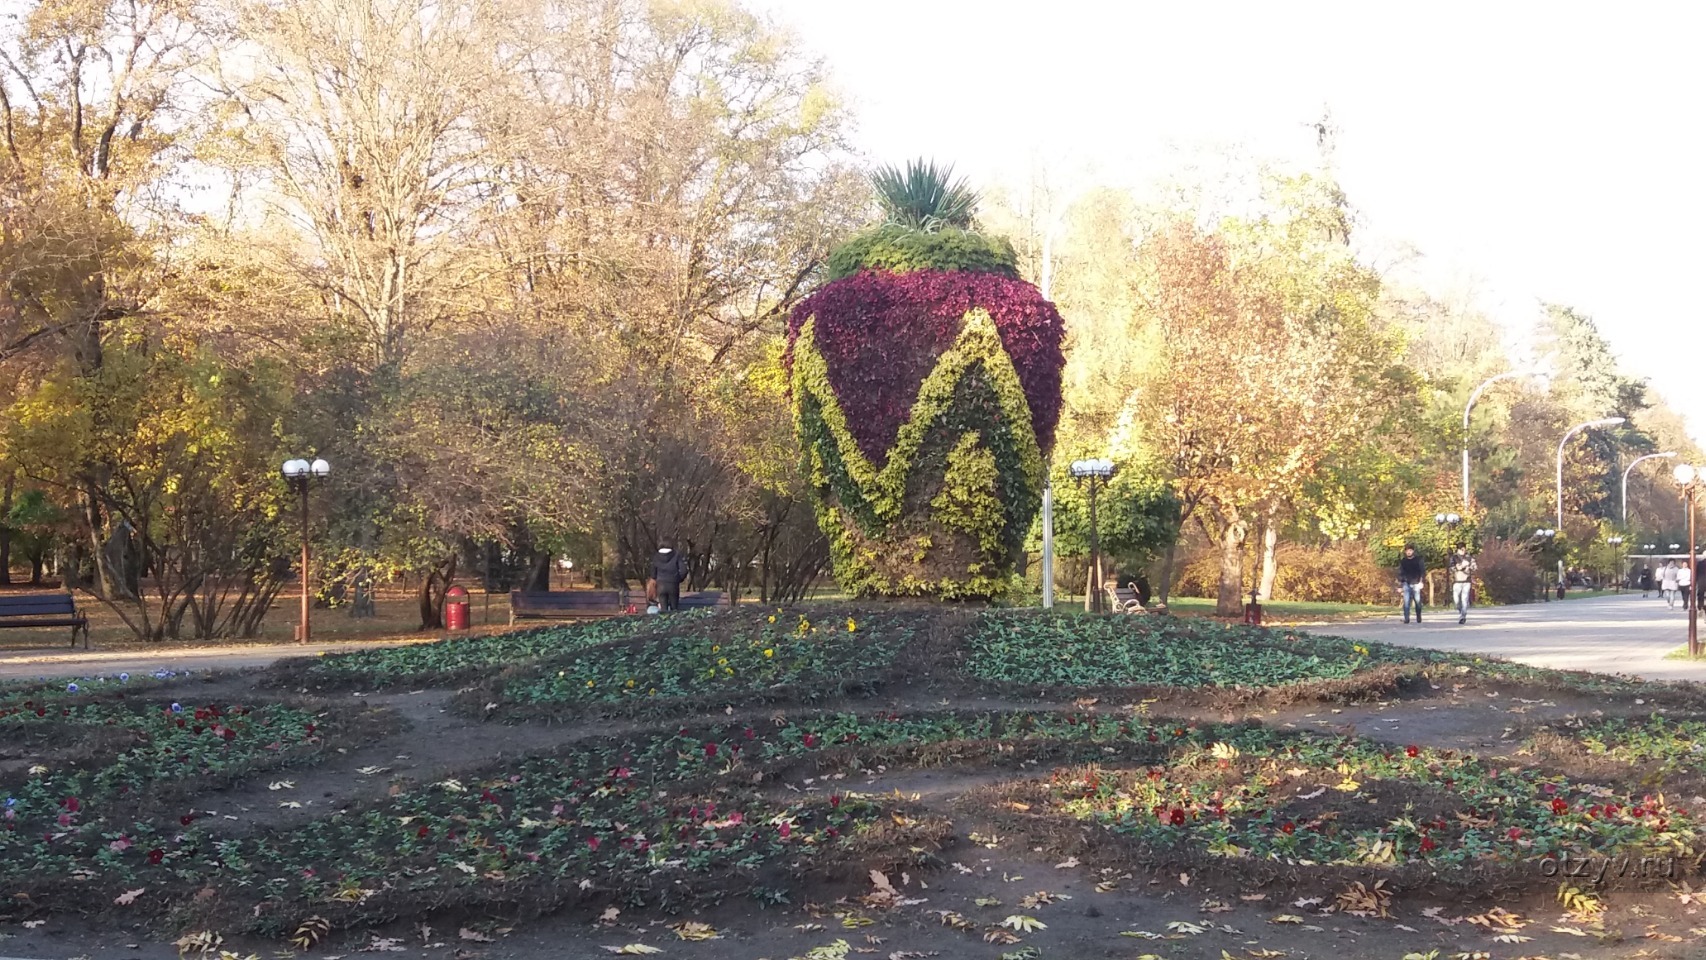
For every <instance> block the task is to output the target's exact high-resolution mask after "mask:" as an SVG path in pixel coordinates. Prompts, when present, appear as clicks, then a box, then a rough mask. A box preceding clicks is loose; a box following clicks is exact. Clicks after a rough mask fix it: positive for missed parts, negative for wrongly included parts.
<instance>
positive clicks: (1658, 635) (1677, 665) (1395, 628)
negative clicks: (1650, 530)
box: [1311, 592, 1706, 680]
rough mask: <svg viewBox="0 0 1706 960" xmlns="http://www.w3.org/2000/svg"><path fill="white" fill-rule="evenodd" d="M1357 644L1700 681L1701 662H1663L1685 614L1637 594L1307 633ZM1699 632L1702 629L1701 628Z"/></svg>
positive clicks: (1433, 611)
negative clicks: (1396, 645)
mask: <svg viewBox="0 0 1706 960" xmlns="http://www.w3.org/2000/svg"><path fill="white" fill-rule="evenodd" d="M1311 629H1313V630H1315V631H1317V632H1319V633H1330V634H1337V635H1339V636H1344V637H1353V638H1356V639H1359V640H1380V641H1383V642H1386V643H1401V644H1407V645H1409V646H1414V647H1428V648H1430V649H1434V650H1452V651H1458V652H1463V653H1479V654H1484V655H1488V656H1495V657H1503V658H1505V659H1507V660H1515V661H1517V662H1519V663H1526V664H1530V665H1532V666H1536V667H1551V668H1553V669H1556V670H1591V671H1594V672H1596V673H1621V674H1628V675H1630V676H1638V677H1641V678H1643V679H1646V680H1706V661H1699V662H1692V661H1687V660H1667V659H1665V655H1666V654H1669V653H1671V652H1673V651H1675V650H1676V649H1677V648H1679V647H1682V646H1684V645H1686V644H1687V642H1688V614H1687V612H1686V611H1685V610H1684V609H1683V608H1682V605H1681V604H1680V603H1679V604H1678V605H1677V606H1676V607H1675V608H1672V607H1669V606H1667V605H1666V604H1665V602H1664V601H1663V600H1660V599H1657V595H1656V594H1655V595H1654V596H1653V597H1650V598H1647V599H1642V598H1641V594H1640V593H1639V592H1635V593H1624V594H1621V595H1615V596H1607V597H1586V598H1583V599H1580V600H1562V601H1558V600H1554V601H1553V602H1551V603H1527V604H1522V605H1520V606H1512V607H1477V608H1473V609H1471V610H1470V611H1469V622H1468V623H1467V624H1464V625H1462V626H1459V625H1458V623H1457V616H1456V611H1454V610H1450V609H1447V608H1441V607H1430V608H1428V610H1427V612H1426V613H1425V614H1424V615H1423V618H1422V622H1421V623H1419V624H1418V623H1410V624H1406V623H1404V621H1403V618H1402V617H1401V616H1400V615H1399V612H1398V611H1397V609H1396V608H1394V610H1393V612H1392V616H1390V617H1386V618H1382V619H1374V620H1363V621H1356V622H1353V623H1335V624H1323V625H1320V626H1317V627H1313V628H1311ZM1701 629H1702V630H1703V631H1706V622H1703V623H1702V625H1701Z"/></svg>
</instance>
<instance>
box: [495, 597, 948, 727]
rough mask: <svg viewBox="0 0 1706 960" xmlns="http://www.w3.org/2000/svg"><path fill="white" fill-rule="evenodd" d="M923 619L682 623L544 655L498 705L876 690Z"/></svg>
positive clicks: (782, 614)
mask: <svg viewBox="0 0 1706 960" xmlns="http://www.w3.org/2000/svg"><path fill="white" fill-rule="evenodd" d="M921 620H922V618H921V617H919V616H918V615H917V614H912V613H904V612H903V613H872V614H869V615H865V616H853V615H845V616H843V615H838V614H837V613H836V612H834V611H831V610H823V611H814V615H807V614H804V613H792V614H791V613H788V612H786V611H783V610H780V609H771V608H760V609H757V610H755V611H752V612H745V613H731V614H724V615H722V616H720V617H716V618H709V617H706V618H698V619H694V620H680V621H677V622H675V623H672V624H670V625H668V628H667V632H658V633H656V634H655V635H642V636H639V637H635V638H633V639H631V640H627V641H622V642H612V643H606V644H602V645H600V646H596V647H582V648H580V649H579V650H578V651H577V652H574V653H568V654H561V655H558V656H552V657H547V658H545V659H543V660H541V661H540V663H539V664H538V666H537V667H536V668H534V669H532V670H530V671H528V672H526V673H524V674H523V675H521V676H515V677H508V678H505V679H504V680H503V682H502V684H501V699H502V701H503V702H504V703H505V704H506V705H508V706H510V707H515V708H520V709H521V710H523V711H525V710H526V709H527V708H529V707H557V706H575V705H603V704H633V705H644V704H646V703H652V704H660V703H668V704H676V703H679V702H680V701H682V700H704V699H707V698H709V699H725V700H726V699H728V698H736V699H739V698H743V697H746V696H750V695H755V694H769V695H777V694H780V693H783V692H787V693H791V694H792V695H794V696H795V698H797V699H802V700H812V699H817V698H819V697H823V696H828V695H833V694H838V693H846V692H848V691H850V690H853V689H859V688H866V687H871V686H874V685H875V684H877V683H879V682H880V680H881V678H882V676H883V674H884V673H885V672H886V671H887V669H888V668H889V666H890V664H891V663H892V662H893V661H894V658H895V655H896V654H897V653H898V652H899V651H900V650H901V649H902V648H903V647H905V646H906V645H907V644H908V643H910V642H911V641H912V639H913V637H914V635H915V633H916V628H917V626H918V625H919V623H920V621H921ZM482 695H483V694H482ZM494 696H497V695H494ZM477 699H480V697H470V698H469V700H468V702H469V703H470V704H472V703H473V701H474V700H477ZM480 708H481V709H483V705H481V707H480ZM672 708H673V707H672Z"/></svg>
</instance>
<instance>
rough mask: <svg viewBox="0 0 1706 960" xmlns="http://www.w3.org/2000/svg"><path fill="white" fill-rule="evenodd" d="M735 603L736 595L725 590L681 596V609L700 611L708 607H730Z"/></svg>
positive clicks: (705, 591)
mask: <svg viewBox="0 0 1706 960" xmlns="http://www.w3.org/2000/svg"><path fill="white" fill-rule="evenodd" d="M734 601H735V597H734V594H732V593H728V592H726V591H723V590H696V591H694V592H692V593H684V594H682V595H681V609H683V610H699V609H703V608H706V607H712V608H715V607H729V606H733V605H734Z"/></svg>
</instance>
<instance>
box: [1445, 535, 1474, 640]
mask: <svg viewBox="0 0 1706 960" xmlns="http://www.w3.org/2000/svg"><path fill="white" fill-rule="evenodd" d="M1475 567H1476V565H1475V558H1474V557H1471V556H1470V555H1469V547H1468V546H1466V545H1465V544H1461V543H1459V544H1458V545H1457V550H1456V551H1455V552H1454V553H1452V555H1451V560H1450V561H1449V562H1448V563H1447V564H1446V568H1447V569H1449V570H1450V571H1451V602H1452V604H1453V605H1455V606H1456V607H1457V622H1458V623H1459V624H1463V623H1467V622H1468V621H1469V595H1470V591H1471V590H1472V589H1473V588H1474V585H1475Z"/></svg>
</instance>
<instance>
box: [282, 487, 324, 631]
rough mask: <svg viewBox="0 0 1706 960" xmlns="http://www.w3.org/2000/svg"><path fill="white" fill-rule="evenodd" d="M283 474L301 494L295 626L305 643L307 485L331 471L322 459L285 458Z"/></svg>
mask: <svg viewBox="0 0 1706 960" xmlns="http://www.w3.org/2000/svg"><path fill="white" fill-rule="evenodd" d="M279 472H280V473H283V474H284V482H285V483H288V484H290V487H291V489H293V490H295V491H296V492H297V493H299V494H301V496H302V622H301V623H300V624H298V625H297V627H296V642H297V643H307V642H308V638H309V627H308V624H309V620H308V607H309V583H308V487H309V485H310V484H311V483H312V482H313V481H315V480H324V479H326V477H327V476H329V475H330V474H331V472H332V465H331V464H329V463H327V462H326V461H324V460H320V459H315V460H314V461H313V462H309V461H307V460H301V459H297V460H286V461H284V466H283V467H281V468H280V470H279Z"/></svg>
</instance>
